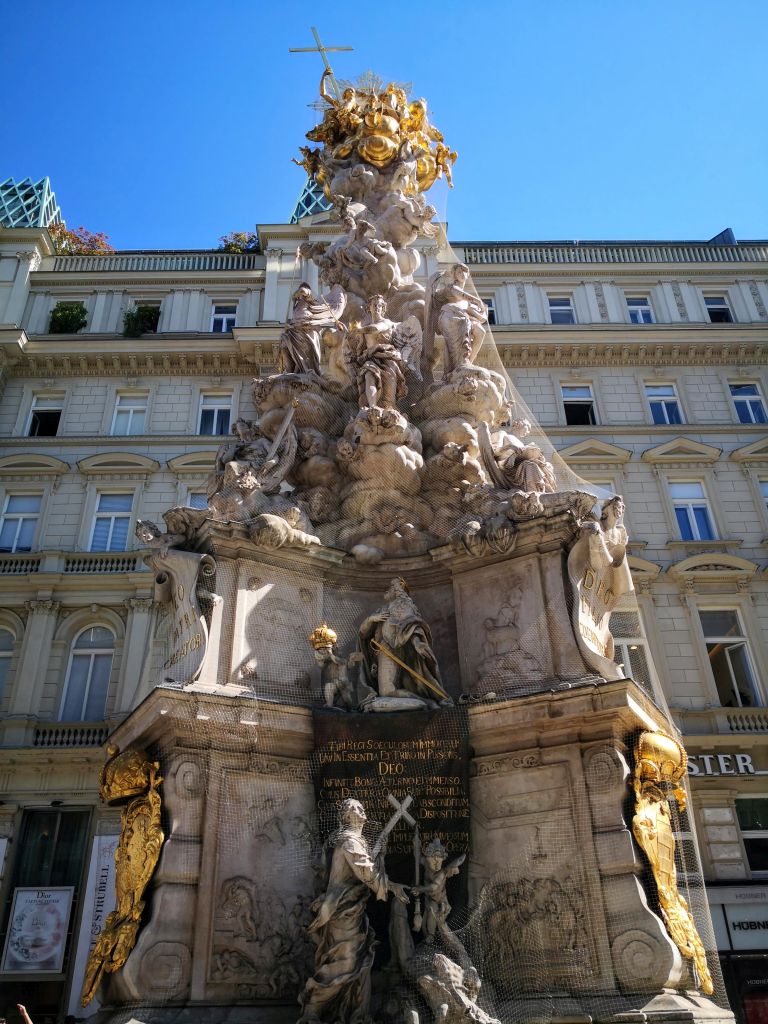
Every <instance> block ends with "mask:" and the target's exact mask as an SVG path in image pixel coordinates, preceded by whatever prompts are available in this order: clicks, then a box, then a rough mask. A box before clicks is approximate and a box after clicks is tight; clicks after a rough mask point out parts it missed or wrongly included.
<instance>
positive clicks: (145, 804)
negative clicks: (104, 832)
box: [81, 745, 165, 1006]
mask: <svg viewBox="0 0 768 1024" xmlns="http://www.w3.org/2000/svg"><path fill="white" fill-rule="evenodd" d="M107 753H108V755H109V760H108V761H107V763H106V764H105V765H104V768H103V769H102V773H101V785H100V794H101V799H102V800H103V801H104V803H107V804H116V803H121V802H123V801H124V800H126V799H130V803H128V804H127V805H126V807H125V808H124V810H123V813H122V819H121V829H120V841H119V843H118V845H117V849H116V850H115V893H116V897H117V900H116V907H115V909H114V910H113V911H112V913H111V914H109V916H108V917H107V920H106V922H105V925H104V928H103V930H102V932H101V934H100V935H99V937H98V939H97V940H96V945H95V946H94V947H93V949H92V950H91V955H90V956H89V957H88V964H87V966H86V970H85V981H84V983H83V993H82V1000H81V1001H82V1005H83V1006H87V1005H88V1004H89V1003H90V1001H91V1000H92V999H93V997H94V995H95V994H96V990H97V988H98V986H99V983H100V982H101V979H102V978H103V976H104V974H105V973H106V974H112V973H114V972H115V971H119V970H120V968H121V967H122V966H123V964H124V963H125V962H126V960H127V959H128V956H129V954H130V952H131V950H132V949H133V947H134V945H135V944H136V938H137V936H138V934H139V927H140V924H141V915H142V912H143V910H144V900H143V899H142V897H143V895H144V890H145V889H146V887H147V885H148V883H149V880H150V879H151V878H152V875H153V874H154V871H155V867H156V866H157V862H158V859H159V857H160V848H161V846H162V845H163V840H164V838H165V836H164V834H163V830H162V829H161V827H160V794H159V793H158V787H159V786H160V783H161V782H162V781H163V780H162V778H161V776H160V775H159V769H160V764H159V762H157V761H150V760H149V758H148V756H147V754H146V752H145V751H143V750H139V749H137V748H136V747H129V748H128V750H125V751H123V753H122V754H121V753H120V752H119V749H118V747H116V746H113V745H112V746H109V747H107Z"/></svg>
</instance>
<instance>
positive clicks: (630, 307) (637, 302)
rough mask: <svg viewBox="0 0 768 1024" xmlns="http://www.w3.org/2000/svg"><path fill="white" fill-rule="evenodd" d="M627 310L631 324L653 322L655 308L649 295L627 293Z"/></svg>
mask: <svg viewBox="0 0 768 1024" xmlns="http://www.w3.org/2000/svg"><path fill="white" fill-rule="evenodd" d="M626 300H627V312H628V313H629V322H630V323H631V324H652V323H653V310H652V309H651V300H650V299H649V298H648V296H647V295H634V296H633V295H627V296H626Z"/></svg>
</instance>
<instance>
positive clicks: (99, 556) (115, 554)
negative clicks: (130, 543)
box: [0, 551, 146, 576]
mask: <svg viewBox="0 0 768 1024" xmlns="http://www.w3.org/2000/svg"><path fill="white" fill-rule="evenodd" d="M145 568H146V567H145V565H144V561H143V559H142V558H141V555H140V553H139V552H138V551H77V552H71V551H38V552H35V553H34V554H1V555H0V575H6V576H8V575H10V576H24V575H26V574H27V573H33V572H34V573H49V572H55V573H59V572H61V573H65V574H66V575H67V576H70V575H73V574H74V573H99V574H102V573H113V572H143V571H144V570H145Z"/></svg>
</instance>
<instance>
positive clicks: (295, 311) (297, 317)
mask: <svg viewBox="0 0 768 1024" xmlns="http://www.w3.org/2000/svg"><path fill="white" fill-rule="evenodd" d="M346 302H347V297H346V295H345V294H344V290H343V288H341V286H340V285H334V286H333V288H331V290H330V291H329V292H328V294H327V295H325V296H321V297H318V296H316V295H315V294H314V293H313V292H312V289H311V288H310V287H309V285H308V284H306V282H302V283H301V284H300V285H299V287H298V288H297V289H296V291H295V292H294V293H293V295H292V296H291V315H290V317H289V319H288V324H287V326H286V328H285V330H284V331H283V333H282V334H281V335H280V342H279V344H280V352H279V355H278V358H277V372H278V373H313V374H315V375H316V376H320V336H321V333H322V331H323V330H324V329H325V328H327V327H335V326H337V325H338V323H339V318H340V317H341V314H342V313H343V312H344V307H345V305H346Z"/></svg>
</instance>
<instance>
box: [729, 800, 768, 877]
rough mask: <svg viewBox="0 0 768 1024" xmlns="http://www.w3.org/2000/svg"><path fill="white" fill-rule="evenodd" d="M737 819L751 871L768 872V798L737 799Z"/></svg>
mask: <svg viewBox="0 0 768 1024" xmlns="http://www.w3.org/2000/svg"><path fill="white" fill-rule="evenodd" d="M736 818H737V820H738V822H739V828H740V829H741V841H742V842H743V843H744V852H745V853H746V855H747V863H748V864H749V870H750V871H752V872H760V873H761V874H763V873H766V872H768V797H765V796H750V797H742V796H740V797H737V798H736Z"/></svg>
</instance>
